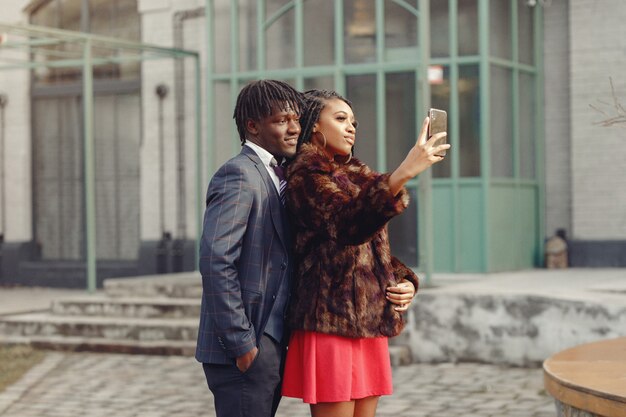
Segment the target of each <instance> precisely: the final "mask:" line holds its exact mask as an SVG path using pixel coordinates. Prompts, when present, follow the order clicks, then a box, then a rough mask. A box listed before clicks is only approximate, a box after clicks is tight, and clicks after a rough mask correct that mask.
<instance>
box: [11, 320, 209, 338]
mask: <svg viewBox="0 0 626 417" xmlns="http://www.w3.org/2000/svg"><path fill="white" fill-rule="evenodd" d="M0 334H2V335H5V336H27V337H39V336H68V337H86V338H105V339H113V340H139V341H164V340H181V341H195V340H196V338H197V334H198V318H197V317H196V318H182V319H180V318H176V319H174V318H171V319H161V318H159V319H156V318H151V319H146V318H126V317H125V318H120V317H83V316H55V315H51V314H45V313H32V314H20V315H15V316H5V317H1V318H0Z"/></svg>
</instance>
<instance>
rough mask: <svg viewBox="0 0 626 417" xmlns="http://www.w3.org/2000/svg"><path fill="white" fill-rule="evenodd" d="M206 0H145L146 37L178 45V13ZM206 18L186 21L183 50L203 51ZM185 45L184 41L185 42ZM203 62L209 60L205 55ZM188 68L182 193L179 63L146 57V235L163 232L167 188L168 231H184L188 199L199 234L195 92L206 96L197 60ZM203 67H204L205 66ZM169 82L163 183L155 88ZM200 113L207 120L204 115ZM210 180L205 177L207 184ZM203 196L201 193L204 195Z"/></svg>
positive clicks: (190, 229) (191, 227)
mask: <svg viewBox="0 0 626 417" xmlns="http://www.w3.org/2000/svg"><path fill="white" fill-rule="evenodd" d="M204 3H205V2H204V1H203V0H192V1H176V2H173V1H169V0H159V1H152V0H140V1H139V12H140V13H141V23H142V41H143V42H145V43H150V44H156V45H160V46H168V47H174V46H175V45H174V16H175V14H176V13H179V12H181V11H183V10H195V9H197V8H199V7H204ZM204 22H205V21H204V17H198V18H190V19H187V20H185V21H184V23H183V27H184V30H183V39H184V44H183V45H182V47H183V48H184V49H190V50H194V51H198V52H204V49H205V46H204V45H205V41H204V40H205V35H204V25H205V24H204ZM180 46H181V45H179V47H180ZM201 63H202V64H203V63H204V59H202V61H201ZM184 66H185V70H184V73H183V74H180V75H179V77H180V78H179V81H182V85H183V86H184V90H185V91H184V95H185V100H184V102H185V108H184V112H183V113H182V118H183V123H184V131H185V133H184V138H185V139H184V160H185V163H184V169H185V181H184V184H185V185H184V189H183V194H181V192H180V190H181V188H180V187H179V186H178V181H177V178H178V177H177V175H178V174H177V169H178V165H177V158H178V147H177V132H176V117H177V115H176V108H175V101H176V98H175V94H176V92H175V86H176V80H175V62H174V60H171V59H165V60H158V61H145V62H144V63H143V65H142V112H143V144H142V149H141V239H142V240H155V239H158V238H160V237H161V224H160V218H161V212H160V210H161V207H160V203H159V201H160V200H159V199H160V193H161V192H163V193H164V197H165V198H164V202H165V206H164V213H163V216H164V219H165V231H169V232H171V233H173V234H174V236H175V237H180V236H179V231H178V228H179V220H178V213H179V210H181V206H180V205H179V203H180V202H183V205H184V207H182V209H183V210H184V213H185V215H184V216H185V217H184V222H185V225H186V227H185V228H184V233H185V235H186V237H187V238H195V235H196V227H197V224H196V210H195V204H196V188H195V187H196V185H195V184H196V183H195V180H196V170H195V168H196V165H195V158H196V154H197V152H196V144H195V137H194V129H195V120H196V119H195V114H194V100H195V97H194V94H195V93H196V92H198V93H199V94H200V95H201V97H204V87H203V85H204V84H202V85H200V86H199V87H198V89H196V87H195V85H194V72H193V69H194V62H193V60H191V59H186V60H185V65H184ZM203 71H204V69H203ZM159 84H165V85H166V86H167V87H168V89H169V94H168V95H167V97H166V98H165V99H164V101H163V117H164V133H163V136H164V139H165V140H164V151H165V152H164V169H165V175H164V177H165V183H164V188H163V190H161V188H160V186H159V169H160V165H159V122H158V118H159V110H158V109H159V101H158V99H157V95H156V93H155V89H156V87H157V85H159ZM200 117H201V118H202V119H203V121H204V114H201V115H200ZM205 186H206V183H205V182H204V181H203V188H204V187H205ZM203 198H204V196H203V195H202V199H203Z"/></svg>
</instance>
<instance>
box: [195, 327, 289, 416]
mask: <svg viewBox="0 0 626 417" xmlns="http://www.w3.org/2000/svg"><path fill="white" fill-rule="evenodd" d="M258 348H259V351H258V353H257V356H256V358H255V359H254V361H253V362H252V364H251V365H250V367H249V368H248V370H247V371H246V372H241V371H240V370H239V368H237V365H235V364H232V365H221V364H210V363H203V364H202V367H203V368H204V374H205V376H206V380H207V383H208V385H209V389H210V390H211V392H212V393H213V397H214V400H215V411H216V416H217V417H273V416H274V414H276V409H277V408H278V403H279V402H280V398H281V395H280V392H281V381H282V371H283V366H284V358H285V344H282V343H278V342H276V341H275V340H274V339H272V338H271V337H269V336H268V335H266V334H263V336H262V337H261V340H260V343H259V347H258Z"/></svg>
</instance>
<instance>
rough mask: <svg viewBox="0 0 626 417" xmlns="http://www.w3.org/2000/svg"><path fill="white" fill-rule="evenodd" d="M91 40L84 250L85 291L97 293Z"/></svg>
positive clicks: (86, 69)
mask: <svg viewBox="0 0 626 417" xmlns="http://www.w3.org/2000/svg"><path fill="white" fill-rule="evenodd" d="M91 54H92V51H91V40H90V39H86V40H85V42H84V43H83V141H84V159H85V160H84V169H85V179H84V187H85V247H86V252H87V253H86V262H87V291H89V292H94V291H95V290H96V282H97V281H96V198H95V188H96V181H95V152H94V131H93V99H94V97H93V66H92V62H91V58H92V55H91Z"/></svg>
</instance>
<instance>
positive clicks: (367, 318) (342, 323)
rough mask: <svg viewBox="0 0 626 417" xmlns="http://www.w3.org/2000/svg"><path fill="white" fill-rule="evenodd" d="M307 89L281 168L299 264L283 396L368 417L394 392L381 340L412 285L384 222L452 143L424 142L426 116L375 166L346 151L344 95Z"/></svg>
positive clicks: (339, 416)
mask: <svg viewBox="0 0 626 417" xmlns="http://www.w3.org/2000/svg"><path fill="white" fill-rule="evenodd" d="M305 97H306V101H307V103H306V106H305V109H304V111H303V114H302V115H301V117H300V123H301V126H302V132H301V134H300V139H299V143H298V152H297V154H296V158H295V159H294V160H293V161H292V163H291V164H290V165H289V169H288V172H287V184H288V185H287V193H286V194H287V195H286V197H287V205H288V207H289V209H290V210H289V211H290V214H291V216H292V223H293V227H294V229H295V234H296V235H295V248H294V252H295V262H296V265H297V266H296V272H295V282H294V291H293V296H292V301H291V306H290V309H289V314H288V316H287V317H288V318H287V320H288V323H289V325H290V327H291V328H292V330H293V333H292V336H291V339H290V341H289V350H288V353H287V361H286V365H285V373H284V379H283V395H285V396H287V397H295V398H302V399H303V401H304V402H306V403H309V404H310V406H311V415H312V416H313V417H318V416H333V417H343V416H359V417H366V416H374V415H375V413H376V406H377V404H378V399H379V397H380V395H389V394H391V392H392V382H391V365H390V361H389V351H388V345H387V338H388V337H392V336H396V335H397V334H399V333H400V331H401V330H402V328H403V326H404V317H403V315H402V313H403V312H404V311H406V309H407V307H408V303H409V302H410V300H411V298H412V297H413V295H414V293H415V290H416V289H417V286H418V281H417V277H416V276H415V274H414V273H413V272H412V271H411V270H410V269H409V268H407V267H406V266H404V265H403V264H402V263H401V262H400V261H398V260H397V259H396V258H394V257H393V256H391V254H390V251H389V241H388V237H387V229H386V225H387V222H388V221H389V220H390V219H391V218H392V217H394V216H396V215H398V214H400V213H401V212H402V211H403V210H404V209H405V208H406V207H407V205H408V193H407V191H406V190H405V189H404V188H403V186H404V184H405V183H406V182H407V181H408V180H410V179H411V178H413V177H415V176H416V175H417V174H419V173H420V172H422V171H424V170H425V169H427V168H428V167H430V166H431V165H432V164H433V163H435V162H438V161H441V160H442V159H443V158H442V157H440V156H435V153H438V152H440V151H442V150H444V149H448V148H449V147H450V146H449V145H440V146H437V147H433V146H432V143H434V142H435V141H434V140H433V141H426V132H427V130H428V119H426V120H425V121H424V125H423V127H422V131H421V133H420V136H419V139H418V140H417V143H416V144H415V146H414V147H413V148H412V149H411V150H410V151H409V153H408V154H407V156H406V158H405V160H404V161H403V162H402V163H401V164H400V166H399V167H398V168H397V169H396V170H395V171H394V172H393V173H391V174H379V173H376V172H374V171H372V170H370V169H369V168H368V167H367V166H366V165H364V164H363V163H361V162H359V161H358V160H357V159H355V158H352V147H353V146H354V143H355V140H356V137H355V134H356V121H355V118H354V114H353V112H352V105H351V103H350V102H349V101H348V100H346V99H345V98H343V97H341V96H339V95H338V94H337V93H335V92H332V91H320V90H313V91H309V92H307V93H305ZM444 136H445V133H442V134H440V135H438V136H435V137H434V139H439V138H441V137H444ZM397 304H400V305H399V306H398V305H397Z"/></svg>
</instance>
